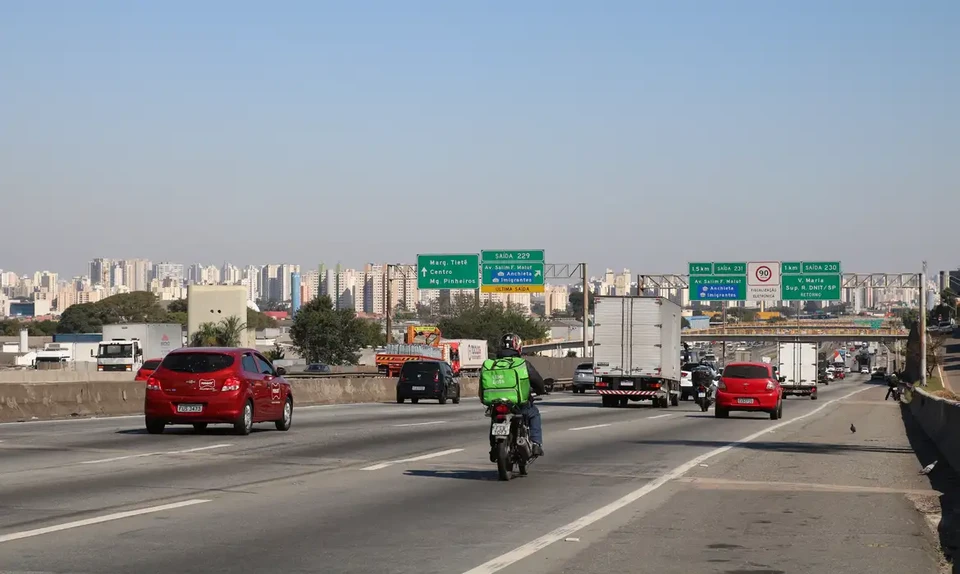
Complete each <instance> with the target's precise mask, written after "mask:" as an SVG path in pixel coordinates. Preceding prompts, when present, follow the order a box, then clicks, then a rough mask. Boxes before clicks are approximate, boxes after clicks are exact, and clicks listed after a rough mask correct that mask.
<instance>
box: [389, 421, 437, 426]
mask: <svg viewBox="0 0 960 574" xmlns="http://www.w3.org/2000/svg"><path fill="white" fill-rule="evenodd" d="M445 422H447V421H427V422H425V423H403V424H402V425H393V426H395V427H422V426H427V425H442V424H443V423H445Z"/></svg>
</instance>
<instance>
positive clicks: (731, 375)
mask: <svg viewBox="0 0 960 574" xmlns="http://www.w3.org/2000/svg"><path fill="white" fill-rule="evenodd" d="M723 376H724V378H727V379H769V378H770V369H769V367H762V366H760V365H730V366H729V367H726V368H725V369H723Z"/></svg>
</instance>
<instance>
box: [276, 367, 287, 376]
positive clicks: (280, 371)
mask: <svg viewBox="0 0 960 574" xmlns="http://www.w3.org/2000/svg"><path fill="white" fill-rule="evenodd" d="M286 374H287V370H286V369H284V368H283V367H277V376H278V377H282V376H284V375H286Z"/></svg>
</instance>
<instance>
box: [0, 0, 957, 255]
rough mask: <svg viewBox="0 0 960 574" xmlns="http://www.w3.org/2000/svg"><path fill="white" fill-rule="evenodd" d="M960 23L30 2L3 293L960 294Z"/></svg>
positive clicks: (718, 10) (802, 13)
mask: <svg viewBox="0 0 960 574" xmlns="http://www.w3.org/2000/svg"><path fill="white" fill-rule="evenodd" d="M958 21H960V2H956V1H949V0H945V1H939V2H938V1H930V2H922V3H911V2H887V1H866V0H864V1H846V2H845V1H836V0H834V1H822V2H810V1H803V2H800V1H797V2H786V1H783V2H769V1H759V0H758V1H729V2H710V1H705V0H704V1H696V2H641V1H624V2H613V1H610V2H556V1H527V2H449V1H443V2H441V1H437V2H416V1H407V2H392V1H390V2H387V1H385V2H361V1H357V2H341V3H337V4H334V3H329V2H307V1H304V2H260V3H255V2H237V1H223V2H214V1H204V2H195V1H163V2H159V1H158V2H129V1H116V2H96V1H85V2H72V1H60V2H35V1H32V0H30V1H13V0H10V1H6V2H3V3H0V194H2V198H3V204H2V205H3V208H2V212H3V218H2V221H3V223H2V224H3V228H4V231H5V233H4V235H3V236H4V244H5V245H6V247H7V248H6V249H4V250H3V252H2V254H0V267H2V268H5V269H11V270H18V271H21V272H26V271H31V270H33V269H39V268H50V269H55V270H59V271H61V272H63V273H80V272H82V271H83V269H84V264H85V262H86V261H87V260H89V259H91V258H93V257H98V256H105V257H138V256H140V257H147V258H151V259H153V260H155V261H158V260H173V261H181V262H184V263H191V262H203V263H216V264H219V263H222V262H223V261H224V260H227V261H231V262H234V263H236V264H246V263H263V262H267V261H273V262H279V261H289V262H294V263H300V264H302V265H307V266H313V265H314V264H315V263H316V262H319V261H325V262H327V263H334V262H336V261H337V260H340V261H342V262H344V263H345V264H348V265H352V266H359V265H361V264H363V263H364V262H366V261H387V260H389V261H397V262H404V261H412V260H413V259H414V257H415V255H416V254H417V253H418V252H420V253H430V252H461V251H463V252H476V251H479V250H480V249H484V248H509V247H516V248H540V247H542V248H546V249H547V257H548V259H549V260H551V261H556V262H560V261H581V260H586V261H588V262H589V263H590V264H591V266H593V268H594V270H595V271H597V272H600V271H601V268H603V267H608V266H611V267H612V266H616V267H618V268H619V267H629V268H630V269H631V270H633V271H634V272H638V271H644V272H650V273H655V272H676V271H682V270H684V269H685V265H686V262H687V261H690V260H762V259H803V258H806V259H840V260H842V261H843V262H844V268H845V270H848V271H903V270H914V269H918V268H919V261H920V260H921V259H923V258H927V259H928V260H929V261H930V263H931V266H932V267H933V268H939V267H946V266H951V267H954V266H957V265H960V254H958V246H960V226H958V221H960V192H958V182H960V153H958V152H960V121H958V118H960V112H958V106H960V79H958V71H960V48H958V46H960V35H958V34H957V32H956V25H957V22H958ZM15 236H16V237H17V238H15ZM21 237H22V239H20V238H21Z"/></svg>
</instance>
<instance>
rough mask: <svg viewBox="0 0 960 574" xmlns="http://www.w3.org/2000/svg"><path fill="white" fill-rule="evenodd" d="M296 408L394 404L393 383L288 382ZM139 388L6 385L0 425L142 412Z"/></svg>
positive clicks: (0, 390)
mask: <svg viewBox="0 0 960 574" xmlns="http://www.w3.org/2000/svg"><path fill="white" fill-rule="evenodd" d="M290 385H291V387H292V389H293V396H294V401H295V402H296V404H297V405H301V406H306V405H328V404H341V403H377V402H394V401H396V397H397V392H396V388H397V381H396V379H394V378H381V377H368V378H350V377H344V378H339V377H337V378H333V377H331V378H322V379H294V380H292V381H290ZM477 385H478V381H477V379H470V378H462V379H460V394H461V395H462V396H463V397H475V396H477V391H478V386H477ZM144 394H145V390H144V384H143V383H142V382H136V381H75V382H51V383H7V384H2V385H0V422H13V421H25V420H46V419H61V418H71V417H89V416H116V415H130V414H139V413H142V412H143V400H144Z"/></svg>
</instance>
